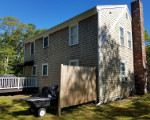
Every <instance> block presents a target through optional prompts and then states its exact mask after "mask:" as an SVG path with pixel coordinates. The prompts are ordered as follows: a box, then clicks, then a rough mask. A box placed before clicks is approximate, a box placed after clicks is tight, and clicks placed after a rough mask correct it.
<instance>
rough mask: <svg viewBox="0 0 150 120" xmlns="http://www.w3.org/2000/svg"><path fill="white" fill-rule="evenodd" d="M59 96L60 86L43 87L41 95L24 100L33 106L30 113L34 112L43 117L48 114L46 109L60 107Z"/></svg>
mask: <svg viewBox="0 0 150 120" xmlns="http://www.w3.org/2000/svg"><path fill="white" fill-rule="evenodd" d="M58 95H59V88H58V86H55V87H43V88H42V90H41V93H39V94H37V95H35V96H32V97H29V98H22V100H25V101H27V103H28V104H29V105H30V106H31V107H30V112H34V113H36V114H37V115H38V116H39V117H42V116H44V115H45V114H46V109H47V108H48V107H52V106H57V105H58Z"/></svg>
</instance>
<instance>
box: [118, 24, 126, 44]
mask: <svg viewBox="0 0 150 120" xmlns="http://www.w3.org/2000/svg"><path fill="white" fill-rule="evenodd" d="M120 28H123V40H124V45H122V44H121V39H120V37H121V36H120V35H121V34H120ZM124 33H125V31H124V27H122V26H121V25H120V26H119V43H120V45H121V46H125V38H124Z"/></svg>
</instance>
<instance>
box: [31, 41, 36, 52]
mask: <svg viewBox="0 0 150 120" xmlns="http://www.w3.org/2000/svg"><path fill="white" fill-rule="evenodd" d="M31 43H34V52H33V54H31ZM34 54H35V41H33V42H30V55H34Z"/></svg>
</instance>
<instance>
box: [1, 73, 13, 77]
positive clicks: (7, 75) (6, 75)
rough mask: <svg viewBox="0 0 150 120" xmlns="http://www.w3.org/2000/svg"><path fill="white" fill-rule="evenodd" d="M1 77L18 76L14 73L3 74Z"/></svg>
mask: <svg viewBox="0 0 150 120" xmlns="http://www.w3.org/2000/svg"><path fill="white" fill-rule="evenodd" d="M0 77H16V76H15V75H14V74H5V75H1V76H0Z"/></svg>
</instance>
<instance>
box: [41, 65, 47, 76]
mask: <svg viewBox="0 0 150 120" xmlns="http://www.w3.org/2000/svg"><path fill="white" fill-rule="evenodd" d="M44 65H47V74H46V75H43V66H44ZM42 76H48V63H44V64H42Z"/></svg>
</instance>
